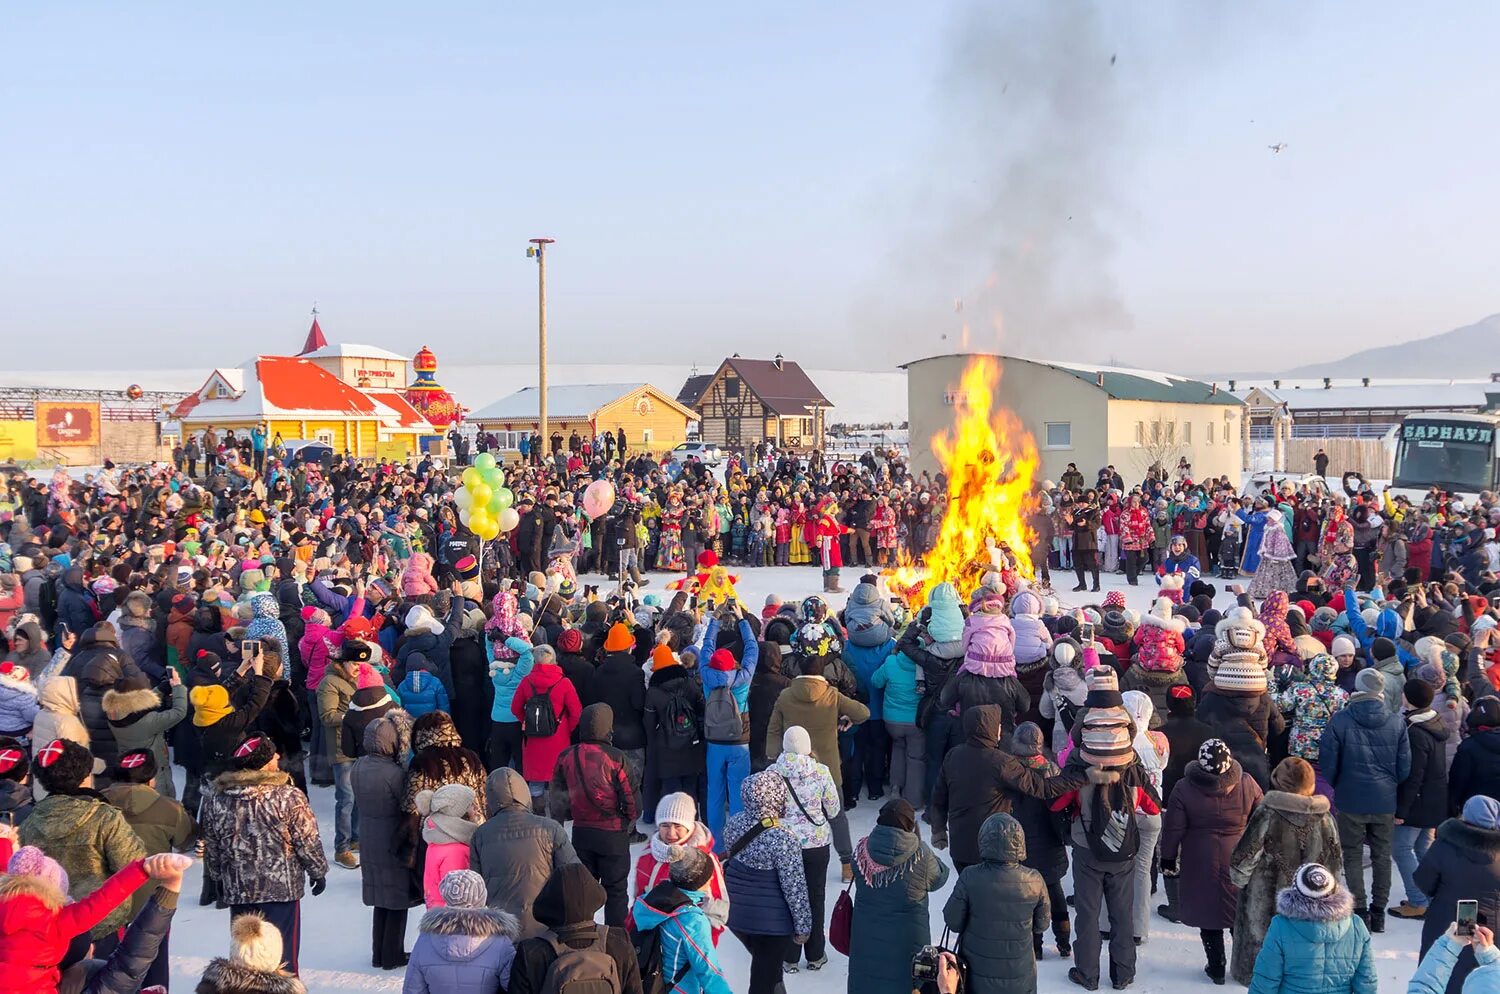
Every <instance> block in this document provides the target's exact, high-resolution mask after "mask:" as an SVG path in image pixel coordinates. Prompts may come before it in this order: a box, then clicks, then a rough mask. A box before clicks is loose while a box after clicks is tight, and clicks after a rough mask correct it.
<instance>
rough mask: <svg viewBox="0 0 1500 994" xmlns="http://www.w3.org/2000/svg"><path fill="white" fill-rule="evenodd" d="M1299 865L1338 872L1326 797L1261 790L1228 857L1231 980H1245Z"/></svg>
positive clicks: (1340, 859) (1339, 854)
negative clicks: (1232, 889)
mask: <svg viewBox="0 0 1500 994" xmlns="http://www.w3.org/2000/svg"><path fill="white" fill-rule="evenodd" d="M1303 863H1322V864H1323V865H1324V866H1326V867H1328V868H1329V869H1330V870H1332V871H1333V873H1334V876H1338V875H1339V874H1340V873H1341V872H1343V869H1344V855H1343V850H1342V849H1340V848H1339V833H1338V829H1337V828H1335V827H1334V824H1333V816H1332V815H1330V814H1329V813H1328V798H1326V797H1321V796H1318V795H1313V796H1311V797H1304V796H1302V795H1301V794H1288V793H1286V792H1285V791H1280V790H1272V791H1267V792H1266V795H1265V797H1264V798H1262V799H1261V803H1260V806H1259V807H1257V808H1256V809H1255V811H1254V812H1253V813H1252V814H1251V815H1250V823H1249V824H1248V825H1246V826H1245V834H1244V835H1242V836H1241V837H1240V840H1239V842H1237V843H1236V844H1235V847H1234V851H1233V852H1232V853H1230V856H1229V882H1230V883H1232V884H1234V885H1235V886H1236V887H1238V888H1239V889H1240V894H1239V897H1238V899H1237V900H1236V902H1235V906H1234V952H1233V956H1232V957H1231V959H1230V973H1231V975H1232V976H1233V977H1234V979H1235V982H1236V983H1240V984H1248V983H1250V977H1251V975H1252V974H1253V973H1254V971H1255V957H1256V954H1257V953H1259V952H1260V946H1261V941H1262V939H1264V938H1265V934H1266V929H1267V928H1269V927H1270V924H1271V919H1272V917H1274V916H1275V914H1276V895H1277V893H1279V892H1280V891H1281V889H1282V888H1283V887H1288V886H1290V885H1291V883H1292V878H1293V877H1295V876H1296V873H1297V868H1298V867H1299V866H1301V865H1302V864H1303Z"/></svg>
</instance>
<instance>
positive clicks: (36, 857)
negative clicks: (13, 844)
mask: <svg viewBox="0 0 1500 994" xmlns="http://www.w3.org/2000/svg"><path fill="white" fill-rule="evenodd" d="M5 872H6V873H9V874H10V875H11V876H13V877H34V878H36V879H37V880H43V881H45V882H47V883H49V884H51V885H52V886H53V887H56V888H57V892H58V893H59V894H61V895H62V896H63V897H67V896H68V888H69V886H70V881H69V880H68V871H67V870H65V869H63V867H62V864H61V863H59V862H58V861H57V860H55V859H53V858H52V857H51V856H48V855H47V854H46V853H44V852H42V851H41V850H40V849H38V848H37V847H36V846H22V847H21V848H19V849H17V850H16V851H15V854H14V855H13V856H11V858H10V864H9V865H8V866H6V868H5Z"/></svg>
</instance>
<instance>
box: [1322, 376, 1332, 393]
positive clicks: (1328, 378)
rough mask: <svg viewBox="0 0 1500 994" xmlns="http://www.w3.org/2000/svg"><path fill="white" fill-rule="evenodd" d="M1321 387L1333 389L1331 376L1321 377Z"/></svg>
mask: <svg viewBox="0 0 1500 994" xmlns="http://www.w3.org/2000/svg"><path fill="white" fill-rule="evenodd" d="M1323 389H1324V390H1332V389H1333V377H1331V376H1325V377H1323Z"/></svg>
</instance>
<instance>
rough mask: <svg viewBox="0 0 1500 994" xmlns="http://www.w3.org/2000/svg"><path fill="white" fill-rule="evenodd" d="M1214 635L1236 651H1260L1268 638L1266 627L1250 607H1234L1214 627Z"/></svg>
mask: <svg viewBox="0 0 1500 994" xmlns="http://www.w3.org/2000/svg"><path fill="white" fill-rule="evenodd" d="M1214 634H1215V635H1216V636H1217V637H1218V638H1220V639H1222V640H1224V641H1225V642H1228V643H1229V645H1230V646H1231V647H1232V648H1235V649H1258V648H1260V645H1261V641H1262V640H1263V639H1264V638H1265V637H1266V626H1265V625H1263V624H1262V623H1261V622H1260V621H1259V620H1257V619H1256V617H1255V615H1254V614H1253V613H1252V612H1251V611H1250V609H1249V608H1248V607H1232V608H1230V609H1229V611H1228V613H1226V614H1225V615H1224V617H1223V619H1222V620H1220V622H1219V623H1218V625H1216V626H1215V627H1214Z"/></svg>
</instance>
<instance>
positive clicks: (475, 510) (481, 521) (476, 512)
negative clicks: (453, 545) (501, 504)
mask: <svg viewBox="0 0 1500 994" xmlns="http://www.w3.org/2000/svg"><path fill="white" fill-rule="evenodd" d="M493 520H494V518H492V517H490V513H489V512H488V511H486V510H485V509H484V508H482V507H479V506H477V505H476V506H474V507H471V508H469V520H468V522H467V524H468V526H469V531H471V532H473V533H474V534H475V535H478V534H479V533H480V532H481V531H483V530H484V526H485V525H486V524H487V523H488V522H491V521H493Z"/></svg>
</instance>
